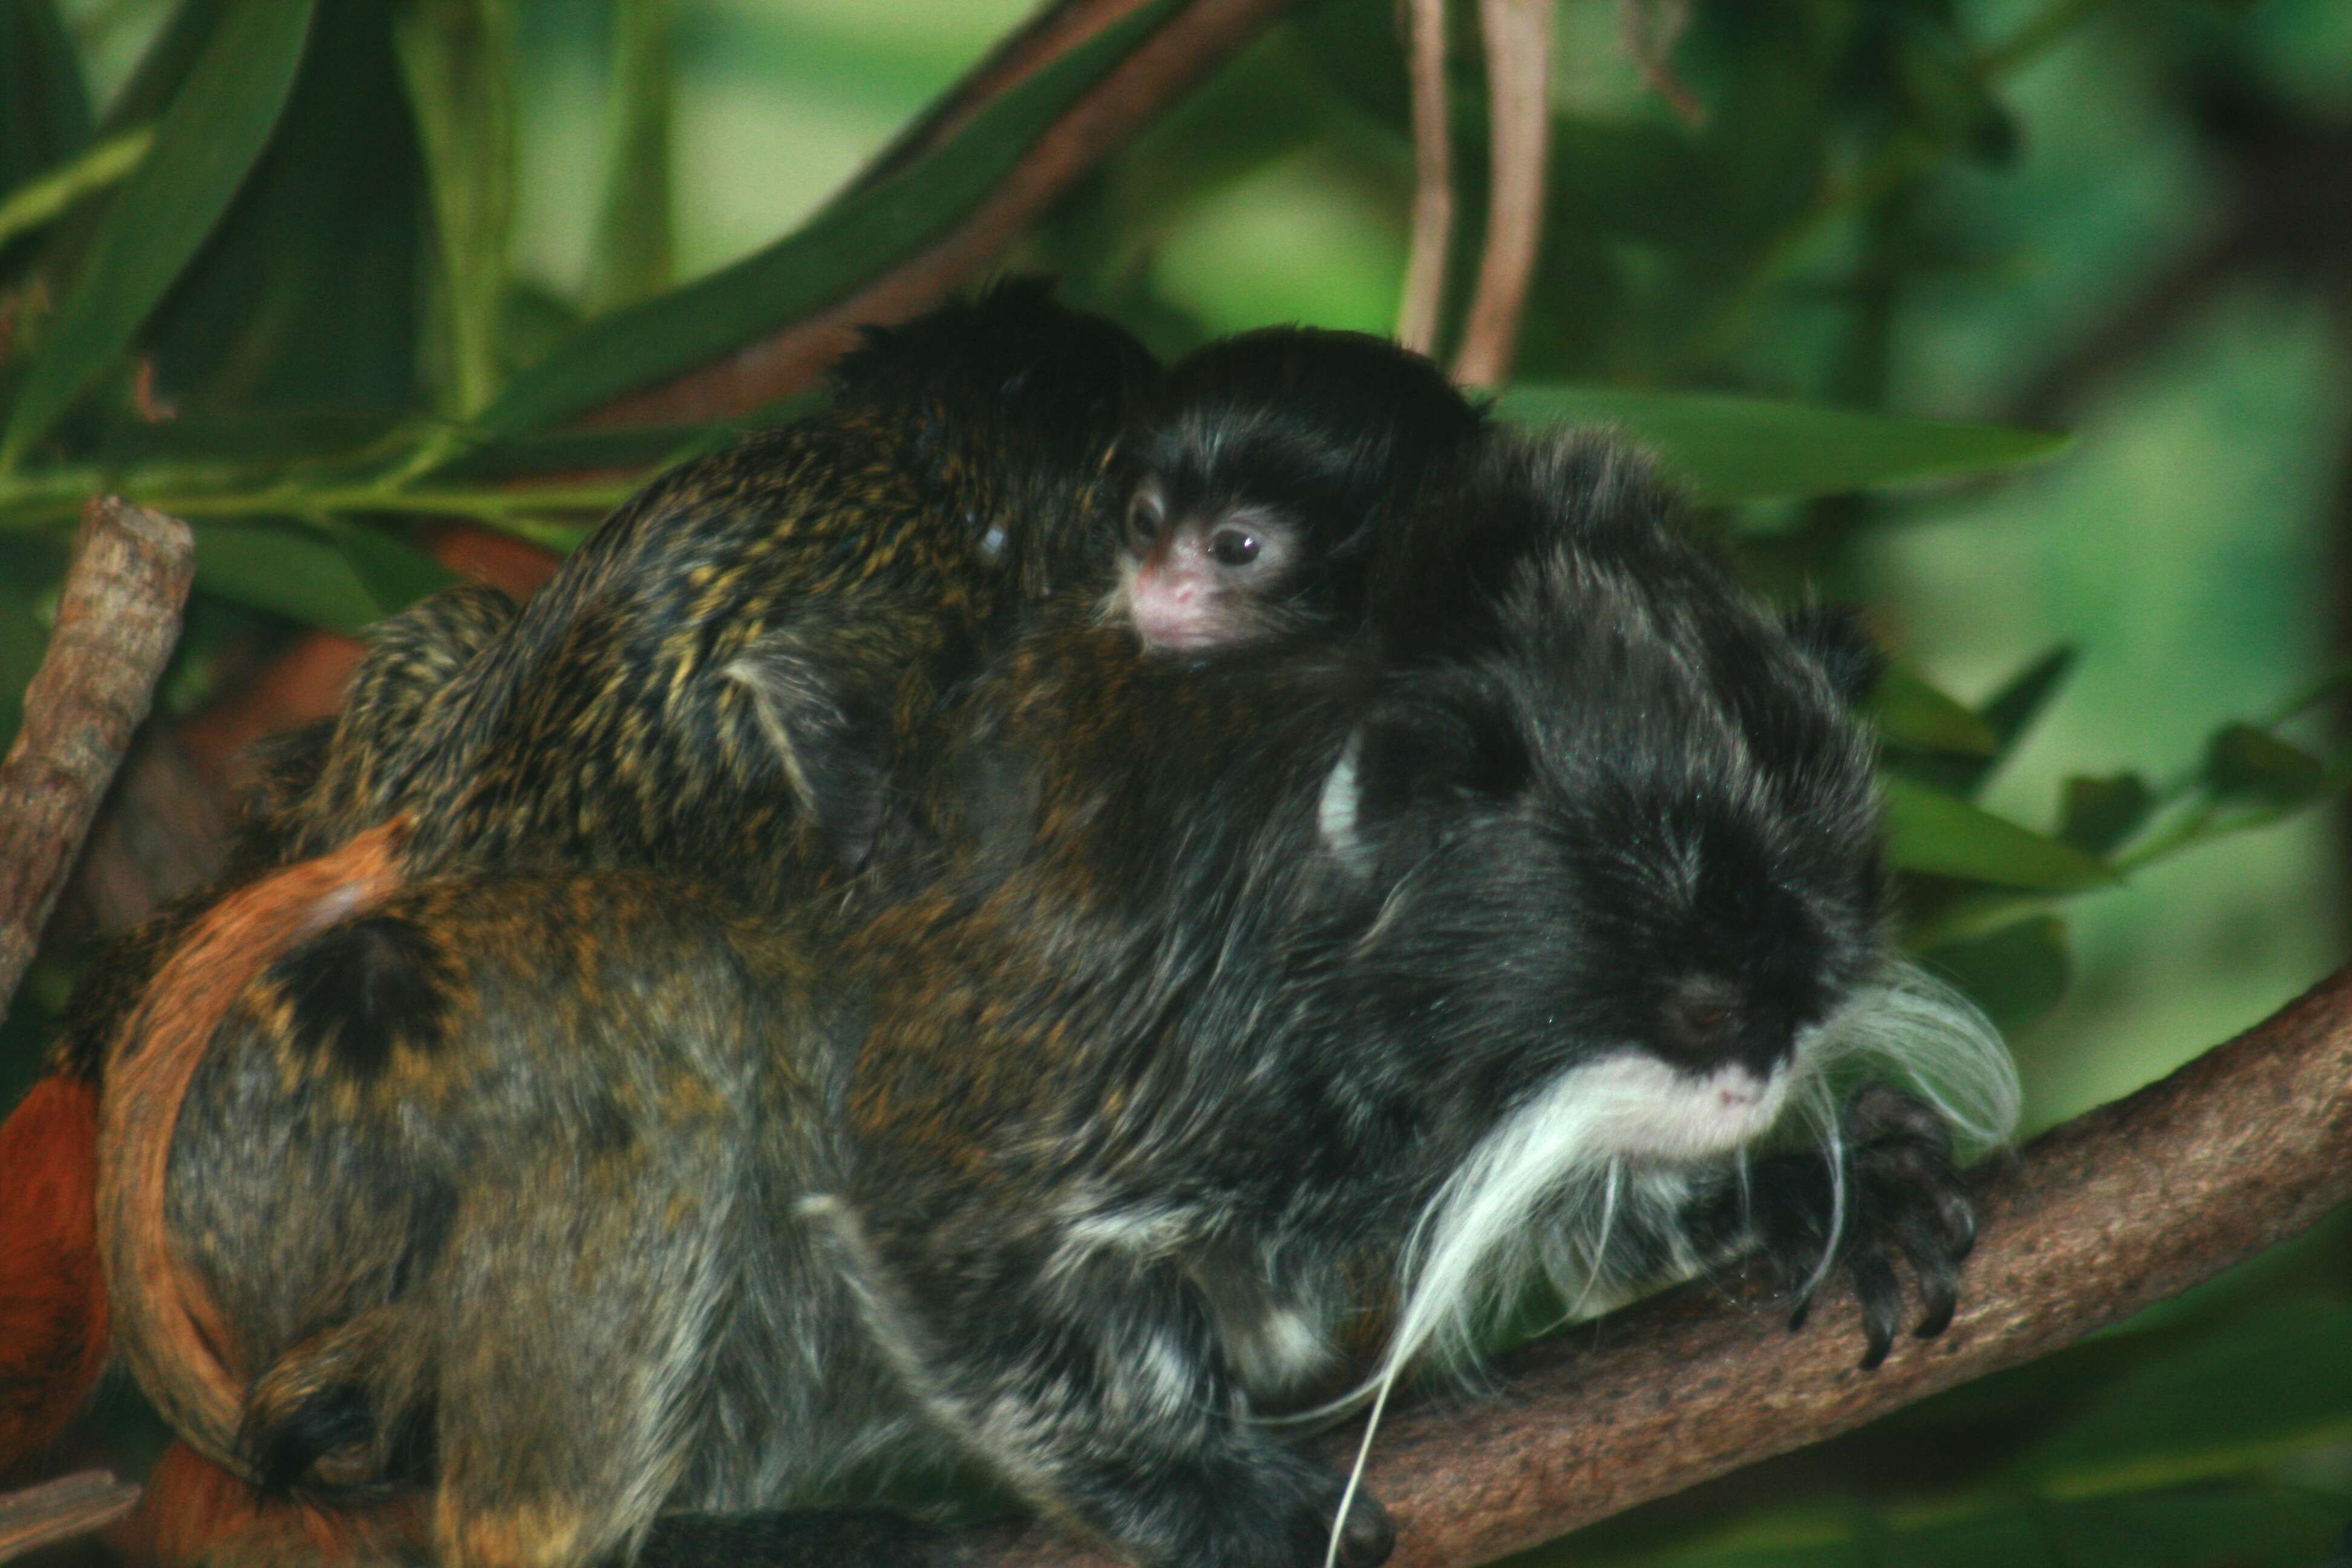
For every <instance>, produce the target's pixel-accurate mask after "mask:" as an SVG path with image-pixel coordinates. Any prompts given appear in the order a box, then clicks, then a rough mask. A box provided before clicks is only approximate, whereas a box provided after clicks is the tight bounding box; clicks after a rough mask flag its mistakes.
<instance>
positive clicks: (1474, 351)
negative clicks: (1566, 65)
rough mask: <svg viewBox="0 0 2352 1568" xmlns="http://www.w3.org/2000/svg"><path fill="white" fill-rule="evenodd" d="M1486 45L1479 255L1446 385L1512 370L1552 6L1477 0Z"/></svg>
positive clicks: (1530, 271) (1481, 382)
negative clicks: (1484, 186) (1488, 171)
mask: <svg viewBox="0 0 2352 1568" xmlns="http://www.w3.org/2000/svg"><path fill="white" fill-rule="evenodd" d="M1478 16H1479V21H1480V24H1481V26H1483V28H1484V31H1485V37H1486V104H1487V121H1488V123H1489V125H1490V126H1491V127H1492V129H1491V130H1490V131H1489V132H1488V136H1487V140H1488V149H1489V151H1488V156H1489V162H1490V163H1492V165H1493V171H1494V173H1493V176H1492V178H1491V180H1490V181H1489V183H1488V196H1487V202H1486V250H1485V251H1484V253H1483V254H1482V255H1481V256H1480V257H1479V258H1478V283H1477V288H1476V289H1475V291H1474V292H1473V293H1472V295H1471V298H1470V315H1469V319H1468V321H1467V322H1466V324H1465V326H1464V327H1463V329H1462V352H1461V353H1460V354H1459V355H1457V356H1456V357H1455V359H1454V380H1456V381H1458V382H1460V383H1462V384H1464V385H1465V386H1495V385H1497V384H1500V383H1501V382H1502V381H1503V380H1504V379H1505V378H1507V376H1509V374H1511V360H1512V357H1513V355H1514V354H1516V353H1517V351H1518V345H1519V318H1520V317H1521V316H1522V315H1524V314H1525V313H1526V311H1527V304H1528V286H1529V285H1530V284H1531V283H1532V282H1533V281H1534V279H1535V270H1536V248H1537V246H1538V242H1539V241H1540V240H1541V239H1542V237H1543V218H1544V167H1545V164H1546V163H1547V162H1548V161H1549V156H1550V148H1551V96H1550V80H1551V18H1552V0H1479V3H1478Z"/></svg>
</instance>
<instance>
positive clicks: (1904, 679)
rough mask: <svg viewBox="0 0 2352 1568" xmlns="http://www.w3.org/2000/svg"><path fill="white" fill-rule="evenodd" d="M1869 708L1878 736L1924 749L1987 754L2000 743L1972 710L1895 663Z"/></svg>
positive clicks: (1986, 755) (1987, 725) (1975, 754)
mask: <svg viewBox="0 0 2352 1568" xmlns="http://www.w3.org/2000/svg"><path fill="white" fill-rule="evenodd" d="M1867 707H1868V711H1869V714H1870V717H1871V720H1872V721H1873V722H1874V723H1875V724H1877V726H1878V731H1879V733H1880V734H1882V735H1885V737H1886V738H1887V739H1888V740H1890V741H1894V742H1899V743H1901V744H1903V745H1906V746H1916V747H1918V748H1920V749H1921V750H1922V751H1929V752H1958V753H1960V754H1962V755H1965V756H1975V757H1989V756H1990V755H1992V753H1993V752H1994V751H1995V750H1996V749H1997V748H1998V747H1999V745H2000V737H1999V736H1997V735H1996V734H1994V733H1993V731H1992V727H1991V726H1990V725H1989V724H1987V723H1986V722H1985V721H1983V720H1982V719H1980V718H1979V717H1978V716H1977V715H1976V713H1975V711H1974V710H1971V709H1969V707H1968V706H1967V705H1965V704H1964V703H1961V702H1959V701H1958V700H1955V699H1953V698H1950V697H1947V696H1946V695H1945V694H1944V693H1942V692H1941V691H1938V690H1937V689H1935V688H1934V687H1932V686H1930V685H1928V684H1927V681H1925V680H1923V679H1920V678H1919V677H1918V676H1917V675H1915V674H1913V673H1912V672H1911V671H1910V670H1907V669H1905V668H1902V667H1901V666H1899V665H1898V666H1895V667H1894V668H1890V669H1888V670H1887V672H1886V673H1885V676H1883V677H1881V678H1880V679H1879V682H1878V687H1877V689H1876V690H1874V691H1873V692H1872V693H1871V696H1870V701H1869V703H1868V704H1867Z"/></svg>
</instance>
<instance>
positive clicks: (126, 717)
mask: <svg viewBox="0 0 2352 1568" xmlns="http://www.w3.org/2000/svg"><path fill="white" fill-rule="evenodd" d="M194 575H195V545H194V540H193V539H192V538H191V537H190V535H189V533H188V525H187V524H185V523H184V522H181V521H177V520H176V519H173V518H168V517H164V516H163V515H162V514H161V513H158V512H152V511H148V510H145V509H143V508H141V507H135V506H132V505H131V504H130V503H129V502H127V501H123V500H117V499H115V498H113V497H110V496H109V497H101V498H100V499H99V500H93V501H92V502H90V504H89V507H88V509H87V510H84V511H83V513H82V521H81V529H80V531H79V534H78V535H77V536H76V539H75V557H74V563H73V566H72V569H71V570H70V571H68V573H67V574H66V583H65V593H64V596H63V597H62V598H61V599H60V600H59V601H58V620H57V627H56V629H55V630H54V631H52V632H51V633H50V634H49V647H48V651H47V653H46V654H45V655H44V656H43V657H42V659H41V668H40V669H39V671H38V672H37V673H36V674H35V675H34V677H33V683H32V685H31V686H30V687H28V688H27V689H26V692H25V721H24V727H23V728H22V729H20V730H19V731H17V732H16V744H15V745H14V746H12V747H10V748H9V751H8V758H7V761H6V762H5V763H0V1018H5V1017H6V1016H7V1005H8V1001H9V999H10V998H12V997H14V996H15V995H16V985H17V983H18V982H19V981H21V980H22V979H24V977H25V970H26V966H27V965H29V964H30V963H32V961H33V951H34V949H35V948H36V947H37V946H38V945H39V943H40V939H41V930H42V928H43V927H44V926H45V925H47V922H48V918H49V910H51V909H52V908H53V907H54V906H55V905H56V903H57V900H58V891H59V890H60V889H62V888H63V887H64V886H65V882H66V876H67V873H68V872H69V871H70V870H71V869H72V868H73V864H74V858H75V857H76V856H77V855H78V854H79V852H80V849H81V844H82V837H83V836H84V835H85V834H87V833H88V832H89V823H90V818H91V817H92V816H95V815H96V814H97V812H98V805H99V802H100V799H101V798H103V797H104V795H105V794H106V790H107V786H108V784H110V783H112V782H113V779H114V771H115V768H116V767H117V766H118V765H119V764H120V763H121V761H122V754H123V752H125V751H126V750H127V749H129V747H130V745H131V731H134V730H136V729H138V727H139V722H140V721H141V720H142V719H144V718H145V717H146V716H147V706H148V703H149V702H150V701H151V700H152V698H153V695H154V690H155V680H156V678H157V677H158V676H160V675H161V674H162V673H163V663H164V661H165V660H166V659H168V658H171V656H172V646H173V644H174V643H175V642H177V641H178V640H179V636H180V609H181V606H182V605H184V604H186V603H187V598H188V585H189V584H190V583H191V582H192V581H193V580H194Z"/></svg>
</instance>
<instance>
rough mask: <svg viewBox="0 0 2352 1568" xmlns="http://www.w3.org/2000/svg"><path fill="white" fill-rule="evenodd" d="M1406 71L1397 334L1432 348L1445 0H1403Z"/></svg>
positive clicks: (1448, 223) (1444, 146) (1445, 199)
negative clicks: (1408, 95)
mask: <svg viewBox="0 0 2352 1568" xmlns="http://www.w3.org/2000/svg"><path fill="white" fill-rule="evenodd" d="M1406 22H1407V34H1406V38H1405V54H1406V58H1408V59H1409V60H1410V61H1411V62H1412V249H1411V250H1410V251H1408V252H1407V253H1406V255H1405V265H1404V300H1403V302H1402V306H1401V307H1400V308H1399V310H1398V311H1397V330H1396V331H1397V342H1400V343H1402V344H1403V345H1404V346H1405V347H1406V348H1409V349H1411V350H1412V352H1413V353H1422V354H1433V353H1436V352H1437V327H1438V318H1439V316H1440V314H1441V313H1442V312H1443V310H1444V305H1445V263H1446V259H1447V256H1448V253H1449V252H1450V251H1451V250H1452V248H1453V246H1454V124H1453V120H1452V118H1451V115H1450V113H1449V111H1448V110H1447V108H1446V102H1445V0H1407V16H1406Z"/></svg>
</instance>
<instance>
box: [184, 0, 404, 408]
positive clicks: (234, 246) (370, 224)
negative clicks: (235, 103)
mask: <svg viewBox="0 0 2352 1568" xmlns="http://www.w3.org/2000/svg"><path fill="white" fill-rule="evenodd" d="M393 16H394V9H393V7H392V6H391V5H387V4H385V3H384V0H367V3H365V4H360V5H323V6H320V8H319V10H318V11H317V13H316V14H315V16H313V18H312V21H311V26H310V38H309V40H308V42H307V43H306V44H305V45H304V47H303V53H302V62H301V67H300V68H299V71H297V73H296V75H295V79H294V85H293V89H292V90H291V92H290V93H289V95H288V97H287V100H286V106H285V109H284V110H283V111H282V112H281V113H280V114H279V116H278V129H277V131H276V132H275V133H274V134H273V135H272V136H271V138H270V143H269V148H268V152H267V153H265V154H264V156H263V157H262V159H261V161H260V163H257V165H256V166H255V168H254V171H253V173H252V174H251V175H250V176H248V177H247V180H246V183H245V185H244V187H243V188H242V189H241V190H240V191H239V192H238V193H237V196H236V201H235V202H234V203H233V204H232V205H231V206H230V208H229V210H228V212H227V214H226V216H224V217H223V218H222V220H221V223H220V226H219V227H218V229H217V230H216V231H215V233H214V235H213V237H212V238H211V239H210V240H208V241H206V242H205V247H204V249H203V250H202V251H201V252H200V253H199V254H198V256H197V257H196V259H195V261H194V263H193V264H192V265H191V266H190V267H189V268H187V270H186V271H185V272H184V273H183V274H182V275H181V277H180V278H179V279H178V280H177V281H175V282H174V283H173V286H172V290H171V292H170V294H169V295H167V296H166V297H165V299H164V300H163V305H162V306H161V307H160V308H159V309H158V310H156V312H155V315H154V318H153V320H152V321H150V323H149V324H148V326H147V328H146V330H145V331H143V332H142V334H141V339H142V341H141V345H140V346H141V347H142V350H143V351H144V352H145V353H147V354H148V355H149V356H150V357H151V358H152V362H153V363H154V365H155V372H156V379H157V382H158V384H159V385H161V386H162V387H163V389H164V391H165V392H166V394H167V395H170V396H172V397H173V399H175V400H176V401H177V402H178V403H179V404H180V405H181V407H182V408H183V410H184V412H186V413H189V414H195V413H199V412H203V411H213V412H218V413H229V412H240V413H258V412H261V411H264V410H267V411H269V412H272V413H285V414H289V415H300V416H308V415H310V414H312V413H315V412H316V411H318V410H320V409H336V410H346V411H348V410H356V409H365V410H373V411H376V412H378V413H389V412H393V411H406V410H411V409H413V408H414V407H415V405H416V403H417V401H418V399H419V396H420V392H419V371H420V363H421V361H422V360H423V359H424V358H425V356H424V355H423V354H421V353H419V348H418V337H419V333H420V326H419V322H420V320H421V317H422V315H423V313H424V309H425V300H426V297H427V295H428V294H429V289H427V287H426V279H427V278H428V277H429V274H430V270H431V267H432V250H431V233H432V226H431V225H430V224H428V223H420V222H419V221H418V218H419V216H420V215H421V214H423V213H424V212H425V209H426V206H427V204H428V198H427V195H426V189H425V169H424V160H423V154H422V153H421V152H420V151H419V150H418V147H417V141H416V130H415V121H414V119H413V117H412V116H411V115H410V113H409V111H408V105H407V102H406V100H405V99H404V96H403V94H402V90H401V85H400V72H399V67H398V61H397V58H396V57H395V55H394V48H393V39H392V20H393Z"/></svg>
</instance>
